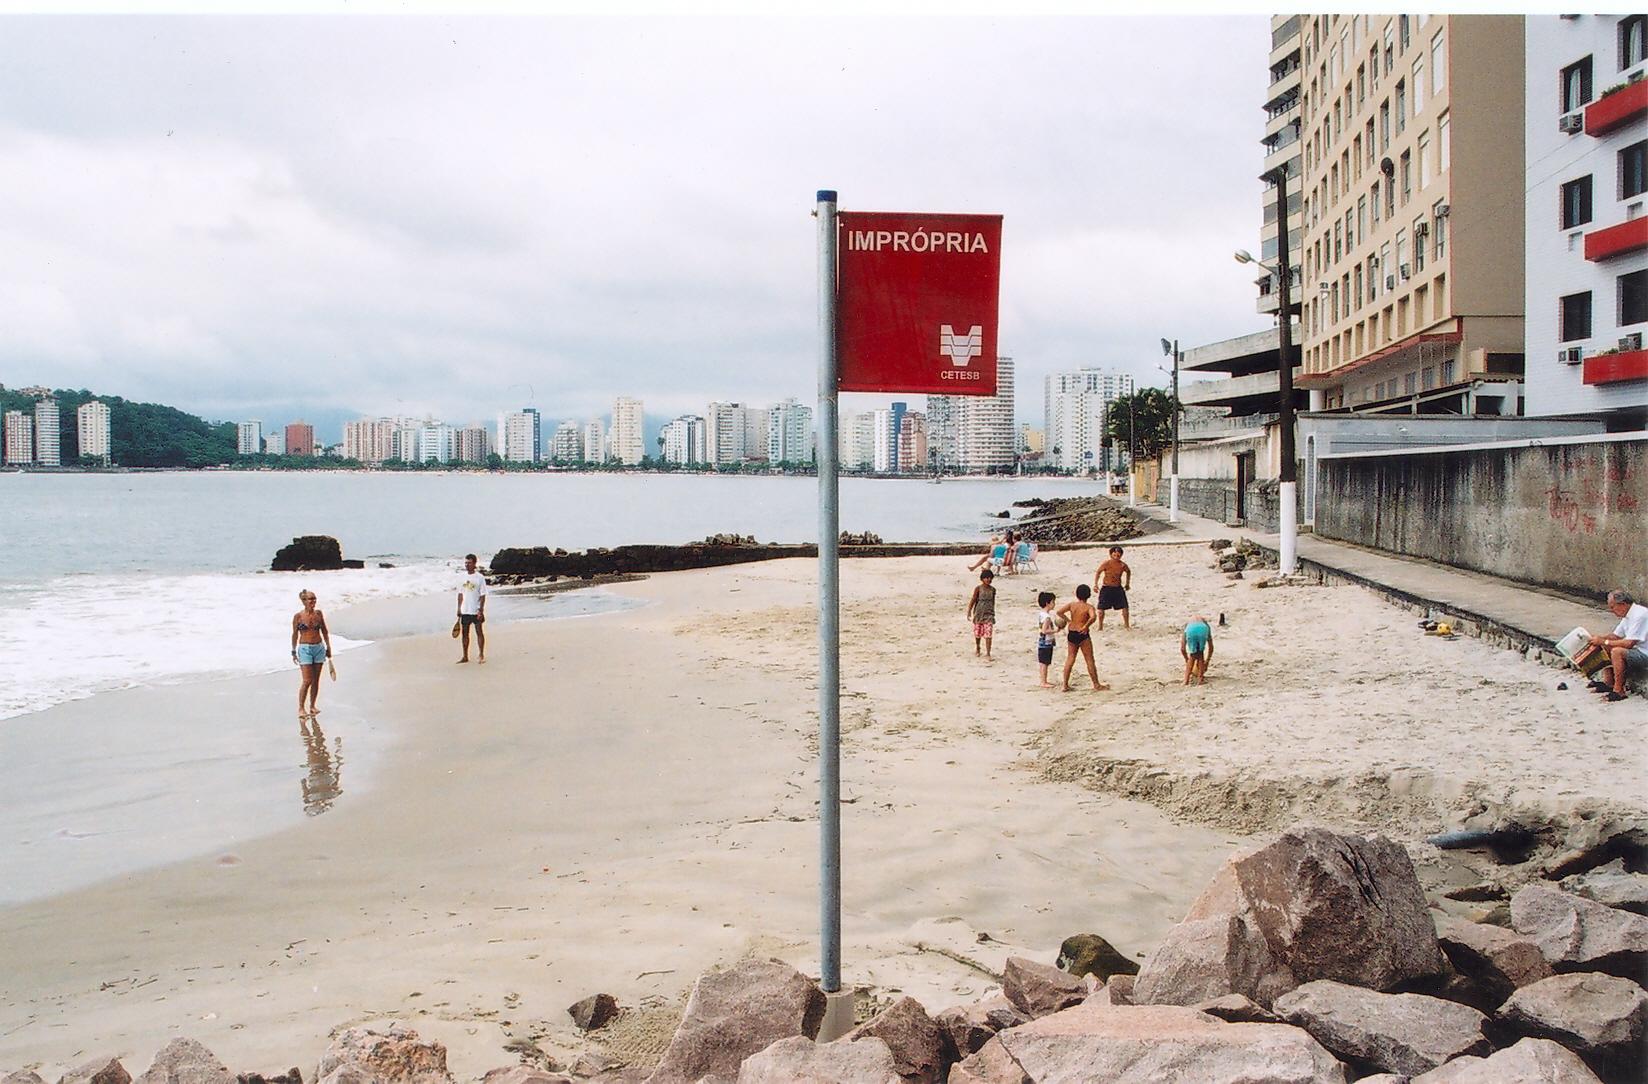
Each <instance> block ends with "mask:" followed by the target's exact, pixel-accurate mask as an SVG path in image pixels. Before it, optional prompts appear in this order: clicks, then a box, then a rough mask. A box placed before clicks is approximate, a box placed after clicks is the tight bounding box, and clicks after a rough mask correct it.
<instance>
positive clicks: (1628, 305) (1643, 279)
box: [1619, 271, 1648, 327]
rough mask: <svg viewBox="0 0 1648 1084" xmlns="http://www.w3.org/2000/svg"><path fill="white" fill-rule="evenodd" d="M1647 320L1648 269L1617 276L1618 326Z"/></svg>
mask: <svg viewBox="0 0 1648 1084" xmlns="http://www.w3.org/2000/svg"><path fill="white" fill-rule="evenodd" d="M1644 322H1648V271H1632V272H1631V273H1630V274H1629V275H1621V276H1620V277H1619V326H1620V327H1624V326H1625V325H1627V324H1641V323H1644Z"/></svg>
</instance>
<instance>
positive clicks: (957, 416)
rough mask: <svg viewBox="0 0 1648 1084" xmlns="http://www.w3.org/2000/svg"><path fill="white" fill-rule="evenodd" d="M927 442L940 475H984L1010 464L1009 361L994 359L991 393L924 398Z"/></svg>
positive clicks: (1005, 468)
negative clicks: (935, 459) (994, 383)
mask: <svg viewBox="0 0 1648 1084" xmlns="http://www.w3.org/2000/svg"><path fill="white" fill-rule="evenodd" d="M927 443H928V447H929V448H931V449H935V450H936V451H937V452H938V462H939V466H940V468H941V469H943V470H945V471H951V472H955V471H960V472H963V473H985V472H989V471H998V472H1000V471H1003V470H1011V469H1012V467H1013V465H1014V446H1015V443H1016V442H1015V440H1014V426H1013V359H1012V358H1010V357H998V358H997V359H996V394H995V395H991V396H980V395H929V396H928V397H927Z"/></svg>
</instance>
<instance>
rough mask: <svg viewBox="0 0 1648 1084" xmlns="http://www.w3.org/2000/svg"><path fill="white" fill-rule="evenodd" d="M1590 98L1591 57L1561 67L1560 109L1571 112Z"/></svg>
mask: <svg viewBox="0 0 1648 1084" xmlns="http://www.w3.org/2000/svg"><path fill="white" fill-rule="evenodd" d="M1590 100H1591V58H1590V57H1586V58H1585V59H1584V60H1581V61H1580V62H1579V63H1577V64H1570V65H1568V66H1567V67H1566V68H1563V69H1562V111H1563V112H1564V113H1572V112H1573V111H1574V110H1576V109H1578V108H1579V107H1580V106H1582V105H1584V104H1585V103H1586V102H1588V101H1590Z"/></svg>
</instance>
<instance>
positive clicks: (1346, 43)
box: [1334, 27, 1350, 75]
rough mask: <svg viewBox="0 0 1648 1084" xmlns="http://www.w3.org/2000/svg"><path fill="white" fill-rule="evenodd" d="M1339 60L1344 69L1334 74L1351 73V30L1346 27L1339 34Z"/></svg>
mask: <svg viewBox="0 0 1648 1084" xmlns="http://www.w3.org/2000/svg"><path fill="white" fill-rule="evenodd" d="M1339 60H1340V61H1341V62H1342V63H1343V64H1344V67H1342V68H1339V69H1337V70H1336V71H1335V72H1334V74H1335V75H1339V74H1340V73H1342V72H1347V71H1350V28H1349V27H1346V28H1345V29H1344V30H1342V31H1340V32H1339Z"/></svg>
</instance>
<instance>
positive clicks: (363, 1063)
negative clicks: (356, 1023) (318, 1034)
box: [316, 1023, 452, 1084]
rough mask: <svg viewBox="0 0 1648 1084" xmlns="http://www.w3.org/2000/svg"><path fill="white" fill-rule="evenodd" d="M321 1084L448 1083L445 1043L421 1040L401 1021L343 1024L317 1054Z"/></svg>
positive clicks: (450, 1078) (317, 1071)
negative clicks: (380, 1027)
mask: <svg viewBox="0 0 1648 1084" xmlns="http://www.w3.org/2000/svg"><path fill="white" fill-rule="evenodd" d="M316 1075H317V1076H318V1077H319V1078H320V1081H321V1082H322V1084H325V1082H326V1081H329V1080H330V1081H333V1082H334V1084H355V1082H362V1081H365V1082H371V1084H452V1077H451V1074H449V1073H448V1072H447V1071H446V1047H444V1046H442V1045H441V1044H440V1043H437V1042H424V1041H423V1040H421V1039H419V1038H418V1033H417V1032H416V1031H414V1030H413V1029H411V1028H409V1027H407V1026H406V1025H405V1024H398V1023H397V1024H390V1025H389V1026H388V1027H387V1028H384V1029H383V1030H381V1031H380V1030H378V1029H377V1028H374V1027H353V1028H345V1029H344V1030H343V1031H341V1032H339V1033H338V1036H337V1038H335V1039H333V1040H332V1045H331V1046H328V1047H327V1048H326V1053H325V1054H323V1055H322V1056H321V1059H320V1068H319V1069H317V1070H316Z"/></svg>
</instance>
